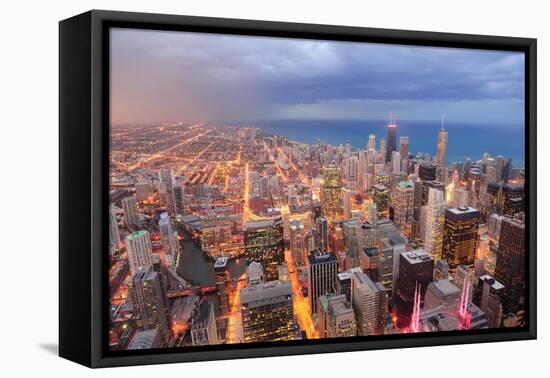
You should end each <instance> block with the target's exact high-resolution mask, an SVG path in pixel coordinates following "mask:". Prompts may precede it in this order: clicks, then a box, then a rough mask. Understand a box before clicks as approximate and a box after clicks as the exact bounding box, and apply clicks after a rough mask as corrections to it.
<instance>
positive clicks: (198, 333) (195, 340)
mask: <svg viewBox="0 0 550 378" xmlns="http://www.w3.org/2000/svg"><path fill="white" fill-rule="evenodd" d="M191 343H192V345H193V346H200V345H216V344H219V343H220V342H219V340H218V327H217V325H216V315H215V314H214V304H213V303H212V302H210V301H207V300H202V301H201V302H200V304H199V306H198V308H197V312H196V313H195V315H194V316H193V320H192V325H191Z"/></svg>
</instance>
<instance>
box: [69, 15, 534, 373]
mask: <svg viewBox="0 0 550 378" xmlns="http://www.w3.org/2000/svg"><path fill="white" fill-rule="evenodd" d="M59 68H60V292H59V295H60V309H59V310H60V334H59V339H60V355H61V356H62V357H65V358H68V359H70V360H73V361H76V362H78V363H81V364H84V365H87V366H90V367H107V366H117V365H136V364H154V363H166V362H182V361H199V360H215V359H228V358H242V357H263V356H275V355H290V354H306V353H323V352H342V351H351V350H368V349H382V348H401V347H412V346H427V345H445V344H455V343H476V342H490V341H504V340H522V339H532V338H535V337H536V295H535V294H536V286H535V285H536V248H535V240H536V239H535V232H536V181H535V180H536V162H535V156H536V153H535V140H536V136H535V135H536V117H535V115H536V41H535V40H533V39H525V38H512V37H494V36H480V35H462V34H444V33H432V32H413V31H400V30H383V29H370V28H355V27H341V26H327V25H307V24H293V23H278V22H264V21H246V20H232V19H216V18H201V17H186V16H172V15H158V14H141V13H124V12H110V11H90V12H88V13H85V14H82V15H79V16H75V17H73V18H70V19H67V20H64V21H61V22H60V67H59Z"/></svg>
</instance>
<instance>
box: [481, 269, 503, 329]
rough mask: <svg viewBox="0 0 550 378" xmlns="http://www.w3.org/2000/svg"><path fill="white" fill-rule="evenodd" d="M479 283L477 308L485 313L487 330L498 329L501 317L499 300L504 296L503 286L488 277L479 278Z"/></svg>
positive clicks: (501, 309)
mask: <svg viewBox="0 0 550 378" xmlns="http://www.w3.org/2000/svg"><path fill="white" fill-rule="evenodd" d="M479 282H480V284H481V285H482V287H481V290H482V291H481V303H480V306H479V308H480V309H481V310H482V311H483V312H484V313H485V317H486V318H487V323H488V325H489V328H496V327H500V325H501V323H502V315H503V313H502V311H503V308H502V302H501V300H500V298H501V297H502V296H503V295H504V285H503V284H501V283H500V282H498V281H497V280H495V279H494V278H493V277H491V276H490V275H484V276H481V277H480V278H479Z"/></svg>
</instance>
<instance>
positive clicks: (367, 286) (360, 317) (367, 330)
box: [352, 271, 388, 336]
mask: <svg viewBox="0 0 550 378" xmlns="http://www.w3.org/2000/svg"><path fill="white" fill-rule="evenodd" d="M352 290H353V309H354V311H355V318H356V320H357V334H358V335H359V336H371V335H383V334H384V329H385V326H386V315H387V314H388V294H387V293H386V289H385V288H384V286H383V285H382V284H381V283H380V282H374V281H372V280H371V279H370V278H369V277H368V276H367V275H366V274H365V273H363V272H360V271H359V272H358V271H354V272H352Z"/></svg>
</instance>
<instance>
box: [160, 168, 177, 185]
mask: <svg viewBox="0 0 550 378" xmlns="http://www.w3.org/2000/svg"><path fill="white" fill-rule="evenodd" d="M159 182H161V183H163V184H164V185H166V188H167V189H172V183H173V182H174V172H173V171H172V169H170V168H161V169H159Z"/></svg>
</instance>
